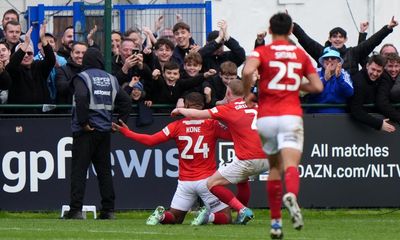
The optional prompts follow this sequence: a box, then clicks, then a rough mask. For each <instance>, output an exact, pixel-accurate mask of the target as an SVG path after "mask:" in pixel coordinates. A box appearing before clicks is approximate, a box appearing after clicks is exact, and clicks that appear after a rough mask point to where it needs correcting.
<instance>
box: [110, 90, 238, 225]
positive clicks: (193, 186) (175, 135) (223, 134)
mask: <svg viewBox="0 0 400 240" xmlns="http://www.w3.org/2000/svg"><path fill="white" fill-rule="evenodd" d="M203 106H204V96H202V95H201V94H200V93H190V94H188V95H186V96H185V107H191V108H197V109H202V108H203ZM121 124H122V126H120V125H117V124H113V129H114V130H116V131H120V132H121V133H122V134H123V135H124V136H126V137H128V138H130V139H133V140H135V141H137V142H140V143H142V144H145V145H148V146H154V145H156V144H160V143H163V142H167V141H168V140H170V139H173V140H175V142H176V145H177V147H178V152H179V180H178V186H177V189H176V192H175V194H174V197H173V199H172V202H171V209H170V210H169V211H165V209H164V207H162V206H159V207H157V208H156V210H155V211H154V213H153V214H152V215H151V216H150V217H149V218H148V220H147V224H148V225H155V224H158V223H162V224H175V223H182V222H183V220H184V218H185V216H186V213H187V212H188V211H189V210H190V208H191V207H192V205H193V203H194V202H195V201H197V198H198V196H199V197H200V198H201V199H202V200H203V202H204V204H205V206H206V207H207V211H206V212H204V213H206V214H203V215H202V216H200V217H202V219H201V221H197V222H195V224H194V225H198V224H205V223H208V222H213V223H215V224H228V223H230V222H231V215H230V209H229V208H228V206H227V205H226V204H224V203H222V202H221V201H220V200H219V199H218V198H217V197H215V196H214V195H212V194H211V192H210V191H209V190H208V189H207V185H206V183H207V180H208V178H209V177H210V176H211V175H212V174H213V173H214V172H215V171H216V161H215V145H216V142H217V139H218V138H221V139H225V140H231V139H232V137H231V134H230V133H229V131H228V130H227V128H226V127H225V126H224V125H222V124H221V123H219V122H218V121H216V120H212V119H200V120H191V119H187V118H184V119H180V120H177V121H174V122H172V123H170V124H168V125H167V126H166V127H164V129H162V130H161V131H159V132H157V133H155V134H153V135H147V134H139V133H135V132H133V131H131V130H129V128H128V127H127V126H126V125H125V124H124V123H121ZM205 216H206V217H205ZM192 224H193V223H192Z"/></svg>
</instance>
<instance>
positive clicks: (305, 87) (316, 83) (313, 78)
mask: <svg viewBox="0 0 400 240" xmlns="http://www.w3.org/2000/svg"><path fill="white" fill-rule="evenodd" d="M307 79H308V82H307V83H303V84H301V85H300V90H302V91H305V92H309V93H320V92H322V91H323V90H324V85H323V84H322V82H321V80H320V79H319V76H318V74H317V73H311V74H309V75H307Z"/></svg>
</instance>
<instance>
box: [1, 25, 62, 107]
mask: <svg viewBox="0 0 400 240" xmlns="http://www.w3.org/2000/svg"><path fill="white" fill-rule="evenodd" d="M45 30H46V24H45V23H43V24H42V25H41V27H40V33H39V34H40V40H41V42H42V46H43V50H44V54H45V56H44V59H43V60H38V61H33V46H32V45H31V44H30V36H31V32H32V27H31V28H30V29H29V30H28V32H27V33H26V35H25V42H24V43H20V44H19V45H18V46H17V51H16V52H15V53H14V54H13V55H12V57H11V59H10V62H9V63H8V65H7V66H6V70H7V71H8V73H9V74H10V76H11V78H12V84H11V86H10V88H9V95H8V103H10V104H44V103H50V95H49V89H48V87H47V78H48V76H49V74H50V72H51V70H52V68H53V67H54V65H55V63H56V59H55V56H54V52H53V49H52V47H51V46H50V44H48V42H47V39H46V37H45ZM25 112H32V110H30V111H28V110H27V111H25ZM33 112H36V111H33Z"/></svg>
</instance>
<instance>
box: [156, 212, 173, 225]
mask: <svg viewBox="0 0 400 240" xmlns="http://www.w3.org/2000/svg"><path fill="white" fill-rule="evenodd" d="M160 223H161V224H175V223H176V220H175V216H174V214H172V213H171V212H169V211H165V212H164V219H163V220H161V222H160Z"/></svg>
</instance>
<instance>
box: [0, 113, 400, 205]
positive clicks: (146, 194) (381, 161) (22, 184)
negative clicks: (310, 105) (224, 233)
mask: <svg viewBox="0 0 400 240" xmlns="http://www.w3.org/2000/svg"><path fill="white" fill-rule="evenodd" d="M173 120H174V119H172V118H170V117H167V116H157V117H155V123H154V124H153V125H151V126H148V127H141V128H139V129H138V128H136V127H135V119H131V120H130V122H129V123H128V125H129V126H130V127H131V128H132V129H134V130H135V131H138V132H141V133H148V134H152V133H155V132H157V131H159V130H161V129H162V128H163V127H164V126H165V125H166V124H168V123H169V122H171V121H173ZM0 121H1V124H0V126H1V127H0V128H1V131H0V136H1V139H2V143H1V144H0V158H1V160H2V164H1V171H0V209H2V210H54V209H60V208H61V205H63V204H68V203H69V191H70V186H69V184H70V181H69V179H70V178H69V176H70V174H71V172H70V161H71V147H72V137H71V132H70V119H69V118H51V119H50V118H46V119H44V118H40V119H37V118H25V119H0ZM399 135H400V134H399V133H398V132H395V133H391V134H388V133H383V132H379V131H376V130H373V129H370V128H368V127H365V126H362V125H361V124H359V123H355V122H353V121H352V120H351V119H349V118H348V117H347V116H346V115H337V116H336V115H335V116H332V115H316V116H311V115H307V116H305V145H304V153H303V158H302V162H301V166H300V167H299V171H300V176H301V187H300V196H299V201H300V203H301V205H302V206H303V207H318V208H326V207H398V206H399V202H400V189H399V188H398V183H399V180H400V161H399V159H400V158H399V157H400V149H399V148H398V147H397V141H396V140H397V139H399V137H400V136H399ZM216 151H217V161H218V166H219V167H226V166H227V165H228V164H230V163H231V162H232V160H233V158H234V157H235V153H234V150H233V143H231V142H219V144H218V147H217V149H216ZM110 159H111V163H112V166H113V169H112V174H113V178H114V186H115V192H116V208H117V209H152V208H154V207H155V206H157V205H164V206H169V205H170V202H171V200H172V196H173V194H174V192H175V189H176V184H177V177H178V152H177V149H176V147H175V143H174V142H173V141H169V142H167V143H164V144H161V145H158V146H155V147H147V146H144V145H141V144H138V143H136V142H133V141H131V140H129V139H126V138H124V137H123V136H121V135H120V134H113V135H112V146H111V152H110ZM267 177H268V172H266V173H263V174H261V175H259V176H254V177H252V178H251V188H252V189H251V201H250V207H266V206H267V200H266V193H265V183H266V179H267ZM231 188H232V189H233V190H234V191H235V187H234V186H232V187H231ZM84 204H86V205H97V206H100V194H99V190H98V185H97V179H96V172H95V170H94V168H93V167H92V166H91V167H90V168H89V170H88V175H87V187H86V195H85V200H84Z"/></svg>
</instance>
